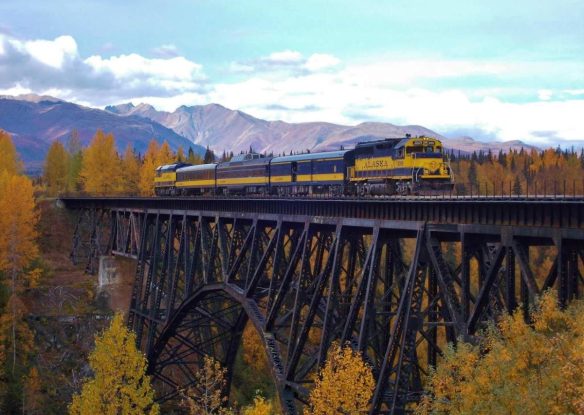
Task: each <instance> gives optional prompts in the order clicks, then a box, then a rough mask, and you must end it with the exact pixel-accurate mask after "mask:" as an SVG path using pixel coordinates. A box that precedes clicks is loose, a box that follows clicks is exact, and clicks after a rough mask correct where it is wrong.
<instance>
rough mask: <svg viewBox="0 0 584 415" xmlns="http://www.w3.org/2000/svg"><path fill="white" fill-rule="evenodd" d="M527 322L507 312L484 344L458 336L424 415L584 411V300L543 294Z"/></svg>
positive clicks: (435, 377)
mask: <svg viewBox="0 0 584 415" xmlns="http://www.w3.org/2000/svg"><path fill="white" fill-rule="evenodd" d="M531 319H532V320H533V325H531V324H526V323H525V320H524V316H523V313H522V312H521V311H520V310H518V311H517V312H516V313H515V314H513V315H505V316H503V317H502V318H501V320H500V321H499V322H498V324H497V325H496V326H492V327H490V329H489V330H488V331H487V332H486V333H485V334H484V337H483V339H482V341H481V343H480V344H477V345H471V344H468V343H463V342H459V343H458V345H457V346H456V348H455V347H453V346H452V345H451V346H450V347H449V348H448V350H446V353H445V356H444V359H443V361H442V362H441V363H439V364H438V366H437V368H436V370H435V371H434V372H433V373H431V376H430V379H429V385H428V394H427V396H426V397H425V398H424V399H423V400H422V402H421V404H420V405H419V406H418V408H417V413H418V414H446V413H447V414H454V415H456V414H499V413H505V414H534V415H538V414H542V415H543V414H584V302H583V301H582V300H580V301H577V302H574V303H573V304H572V305H571V306H570V307H568V309H567V310H566V311H562V310H560V309H559V307H558V305H557V302H556V300H555V298H554V296H553V294H552V293H551V292H547V293H546V294H544V295H543V296H542V298H541V299H540V301H539V304H538V305H537V306H536V308H535V311H534V313H533V314H532V316H531Z"/></svg>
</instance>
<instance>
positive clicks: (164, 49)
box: [152, 43, 180, 58]
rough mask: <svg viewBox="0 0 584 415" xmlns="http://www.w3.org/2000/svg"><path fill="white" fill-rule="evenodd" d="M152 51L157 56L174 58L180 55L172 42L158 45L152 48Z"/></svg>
mask: <svg viewBox="0 0 584 415" xmlns="http://www.w3.org/2000/svg"><path fill="white" fill-rule="evenodd" d="M152 53H154V56H156V57H158V58H175V57H177V56H179V55H180V54H179V51H178V48H177V47H176V45H173V44H172V43H168V44H165V45H160V46H158V47H157V48H154V49H152Z"/></svg>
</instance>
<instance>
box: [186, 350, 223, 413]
mask: <svg viewBox="0 0 584 415" xmlns="http://www.w3.org/2000/svg"><path fill="white" fill-rule="evenodd" d="M226 377H227V369H225V368H224V367H222V366H221V363H219V362H218V361H216V360H215V359H213V358H212V357H210V356H205V357H204V359H203V365H202V366H201V368H200V369H199V370H198V371H197V372H196V373H195V386H194V387H193V388H189V389H188V390H187V391H186V392H183V400H182V406H183V407H184V408H185V409H187V410H188V413H189V414H190V415H227V414H229V413H231V411H230V410H229V408H227V407H226V404H227V397H226V396H225V395H224V393H223V392H224V390H225V386H226V383H227V378H226Z"/></svg>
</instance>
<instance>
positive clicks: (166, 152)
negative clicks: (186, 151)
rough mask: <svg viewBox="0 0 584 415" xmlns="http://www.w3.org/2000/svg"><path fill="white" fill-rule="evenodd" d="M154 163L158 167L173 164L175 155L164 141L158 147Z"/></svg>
mask: <svg viewBox="0 0 584 415" xmlns="http://www.w3.org/2000/svg"><path fill="white" fill-rule="evenodd" d="M156 161H157V164H158V166H162V165H164V164H173V163H174V162H175V155H174V154H173V152H172V150H171V149H170V146H169V145H168V141H166V140H164V142H163V143H162V145H161V146H160V149H159V150H158V155H157V158H156Z"/></svg>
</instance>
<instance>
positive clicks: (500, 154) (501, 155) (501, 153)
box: [497, 150, 507, 167]
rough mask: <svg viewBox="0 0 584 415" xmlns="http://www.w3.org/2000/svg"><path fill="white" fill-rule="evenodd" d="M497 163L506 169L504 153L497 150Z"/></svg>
mask: <svg viewBox="0 0 584 415" xmlns="http://www.w3.org/2000/svg"><path fill="white" fill-rule="evenodd" d="M497 161H498V162H499V164H500V165H501V166H503V167H507V157H506V156H505V153H503V150H499V155H498V156H497Z"/></svg>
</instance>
